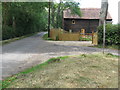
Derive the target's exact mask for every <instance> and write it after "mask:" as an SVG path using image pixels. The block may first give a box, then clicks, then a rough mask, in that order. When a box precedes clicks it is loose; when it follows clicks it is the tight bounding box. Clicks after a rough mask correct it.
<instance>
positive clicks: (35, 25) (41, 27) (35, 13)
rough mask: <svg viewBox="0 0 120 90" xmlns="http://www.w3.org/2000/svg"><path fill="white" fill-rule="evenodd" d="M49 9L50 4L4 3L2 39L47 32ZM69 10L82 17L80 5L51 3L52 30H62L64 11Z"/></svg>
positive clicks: (74, 3)
mask: <svg viewBox="0 0 120 90" xmlns="http://www.w3.org/2000/svg"><path fill="white" fill-rule="evenodd" d="M48 8H49V2H3V3H2V18H3V20H2V36H3V37H2V39H3V40H5V39H10V38H14V37H19V36H23V35H27V34H31V33H35V32H39V31H46V30H47V26H48ZM68 8H69V9H70V10H71V11H72V14H78V15H81V13H80V8H79V3H76V2H62V1H61V2H60V3H54V2H50V10H51V13H50V17H51V18H50V22H51V24H50V26H51V28H62V19H63V10H65V9H68Z"/></svg>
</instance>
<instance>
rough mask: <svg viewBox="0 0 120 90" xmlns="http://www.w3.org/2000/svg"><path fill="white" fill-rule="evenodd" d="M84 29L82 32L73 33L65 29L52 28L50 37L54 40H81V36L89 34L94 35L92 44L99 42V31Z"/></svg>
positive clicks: (84, 36)
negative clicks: (90, 31)
mask: <svg viewBox="0 0 120 90" xmlns="http://www.w3.org/2000/svg"><path fill="white" fill-rule="evenodd" d="M84 32H85V31H84V30H81V32H77V33H72V32H67V31H64V30H63V29H51V30H50V38H51V39H53V40H60V41H79V40H80V37H82V38H86V37H87V36H92V44H94V45H97V44H98V35H97V33H84Z"/></svg>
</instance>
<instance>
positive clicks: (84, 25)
mask: <svg viewBox="0 0 120 90" xmlns="http://www.w3.org/2000/svg"><path fill="white" fill-rule="evenodd" d="M72 20H74V21H75V24H72ZM98 25H99V20H86V19H84V20H81V19H80V20H79V19H64V30H67V31H69V30H72V31H73V32H78V31H80V30H81V29H85V31H86V33H91V32H92V30H93V31H96V30H97V27H98Z"/></svg>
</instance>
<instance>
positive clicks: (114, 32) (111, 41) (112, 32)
mask: <svg viewBox="0 0 120 90" xmlns="http://www.w3.org/2000/svg"><path fill="white" fill-rule="evenodd" d="M119 30H120V29H119V28H118V25H113V24H107V25H106V33H105V35H106V37H105V41H106V45H118V44H120V39H119ZM102 42H103V26H99V27H98V43H99V44H102Z"/></svg>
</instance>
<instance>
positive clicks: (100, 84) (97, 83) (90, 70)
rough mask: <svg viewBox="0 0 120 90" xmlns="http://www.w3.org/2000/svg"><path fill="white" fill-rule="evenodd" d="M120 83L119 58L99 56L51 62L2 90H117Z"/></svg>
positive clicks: (15, 78) (20, 75)
mask: <svg viewBox="0 0 120 90" xmlns="http://www.w3.org/2000/svg"><path fill="white" fill-rule="evenodd" d="M57 60H60V61H57ZM117 79H118V56H116V55H112V54H110V53H108V54H104V55H103V54H102V53H98V54H82V55H77V56H75V55H74V56H64V57H57V58H51V59H49V60H48V61H46V62H44V63H42V64H39V65H37V66H35V67H32V68H29V69H27V70H24V71H23V72H20V73H18V74H16V75H14V76H12V77H9V78H7V79H5V80H4V81H3V83H2V85H3V88H16V87H17V88H109V87H110V88H117V87H118V80H117Z"/></svg>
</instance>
